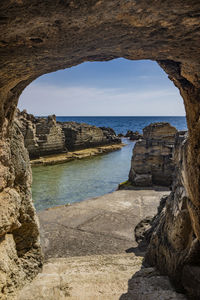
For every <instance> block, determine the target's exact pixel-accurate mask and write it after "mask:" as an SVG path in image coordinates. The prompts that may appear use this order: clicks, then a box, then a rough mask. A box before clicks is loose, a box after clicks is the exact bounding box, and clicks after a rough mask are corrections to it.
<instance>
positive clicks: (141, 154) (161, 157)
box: [129, 123, 177, 186]
mask: <svg viewBox="0 0 200 300" xmlns="http://www.w3.org/2000/svg"><path fill="white" fill-rule="evenodd" d="M176 132H177V130H176V128H175V127H172V126H171V125H170V124H169V123H153V124H150V125H149V126H147V127H145V128H144V129H143V139H141V140H139V141H137V142H136V144H135V146H134V149H133V156H132V161H131V170H130V173H129V181H130V182H131V183H132V184H133V185H135V186H152V185H163V186H170V185H171V184H172V180H173V172H174V162H173V159H172V153H173V149H174V143H175V135H176Z"/></svg>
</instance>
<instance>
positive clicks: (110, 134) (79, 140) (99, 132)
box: [62, 122, 121, 151]
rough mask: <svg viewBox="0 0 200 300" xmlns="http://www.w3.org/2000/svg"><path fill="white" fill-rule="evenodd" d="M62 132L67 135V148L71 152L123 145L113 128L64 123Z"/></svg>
mask: <svg viewBox="0 0 200 300" xmlns="http://www.w3.org/2000/svg"><path fill="white" fill-rule="evenodd" d="M62 130H63V132H64V135H65V146H66V148H67V149H68V150H70V151H73V150H79V149H84V148H90V147H95V146H101V145H107V144H115V143H121V139H120V138H118V137H117V136H116V134H115V132H114V130H113V129H112V128H106V127H96V126H92V125H89V124H85V123H82V124H80V123H76V122H64V123H62Z"/></svg>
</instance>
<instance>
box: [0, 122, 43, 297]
mask: <svg viewBox="0 0 200 300" xmlns="http://www.w3.org/2000/svg"><path fill="white" fill-rule="evenodd" d="M10 134H11V137H12V138H11V140H8V141H7V144H4V143H2V141H1V143H0V145H1V147H0V159H1V164H0V253H1V256H0V298H1V299H2V300H4V299H8V298H7V296H8V295H10V294H11V299H12V295H13V292H15V291H16V289H19V288H20V287H22V286H23V285H24V283H25V282H27V281H28V280H31V279H32V278H33V277H34V276H35V275H36V274H37V273H38V271H39V270H40V268H41V266H42V256H41V249H40V241H39V228H38V220H37V217H36V213H35V209H34V208H33V203H32V199H31V180H32V178H31V169H30V165H29V157H28V152H27V150H26V148H25V147H24V139H23V135H22V133H21V130H20V128H19V127H18V125H17V124H16V123H15V124H14V126H13V128H12V130H11V132H10Z"/></svg>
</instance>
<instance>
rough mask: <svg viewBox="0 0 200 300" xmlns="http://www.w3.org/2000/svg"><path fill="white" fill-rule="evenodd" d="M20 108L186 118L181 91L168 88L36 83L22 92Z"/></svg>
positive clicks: (39, 112) (45, 112)
mask: <svg viewBox="0 0 200 300" xmlns="http://www.w3.org/2000/svg"><path fill="white" fill-rule="evenodd" d="M19 108H20V109H25V108H26V109H27V110H28V112H30V113H33V114H35V115H48V114H53V113H55V114H56V115H63V116H64V115H66V116H67V115H71V116H72V115H85V116H88V115H93V116H94V115H103V116H105V115H116V116H120V115H127V116H128V115H129V116H131V115H132V116H137V115H152V116H155V115H184V114H185V111H184V106H183V103H182V99H181V97H180V95H179V92H178V90H177V89H175V88H174V87H172V88H168V89H159V88H157V89H155V88H154V89H152V90H148V89H146V90H145V89H143V90H137V91H136V90H134V91H133V92H130V89H129V91H128V92H127V90H126V89H125V88H124V89H123V88H115V89H114V88H112V89H109V88H96V87H85V86H77V87H76V86H73V87H62V86H61V87H60V86H53V85H47V84H41V83H32V84H31V85H29V86H28V87H27V88H26V89H25V90H24V92H23V93H22V95H21V97H20V101H19Z"/></svg>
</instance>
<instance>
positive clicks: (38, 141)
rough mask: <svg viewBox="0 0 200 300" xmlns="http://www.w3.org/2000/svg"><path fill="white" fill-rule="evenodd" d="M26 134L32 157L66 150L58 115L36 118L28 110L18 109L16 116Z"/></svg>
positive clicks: (25, 139) (26, 141) (27, 145)
mask: <svg viewBox="0 0 200 300" xmlns="http://www.w3.org/2000/svg"><path fill="white" fill-rule="evenodd" d="M15 120H16V122H18V124H19V126H20V128H21V131H22V133H23V135H24V143H25V147H26V148H27V150H28V152H29V156H30V158H36V157H39V156H45V155H48V154H56V153H62V152H66V148H65V140H64V134H63V131H62V127H61V125H60V124H58V123H57V122H56V116H55V115H52V116H48V118H35V117H34V116H33V115H30V114H28V113H27V112H26V111H23V112H22V113H20V111H19V110H18V111H17V115H16V118H15Z"/></svg>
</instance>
